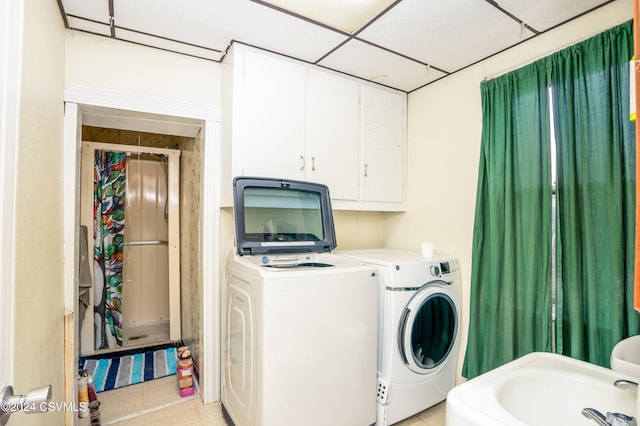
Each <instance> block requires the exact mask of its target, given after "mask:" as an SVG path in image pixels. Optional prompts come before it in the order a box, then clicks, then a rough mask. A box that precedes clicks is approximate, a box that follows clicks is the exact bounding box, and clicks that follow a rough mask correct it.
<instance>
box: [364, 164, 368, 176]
mask: <svg viewBox="0 0 640 426" xmlns="http://www.w3.org/2000/svg"><path fill="white" fill-rule="evenodd" d="M367 166H368V164H367V163H365V164H364V177H367Z"/></svg>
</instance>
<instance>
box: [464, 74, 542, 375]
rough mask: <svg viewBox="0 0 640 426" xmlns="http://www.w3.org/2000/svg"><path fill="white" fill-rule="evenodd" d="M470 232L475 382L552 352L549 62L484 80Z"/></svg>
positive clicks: (469, 354) (468, 366) (467, 371)
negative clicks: (540, 353) (523, 359)
mask: <svg viewBox="0 0 640 426" xmlns="http://www.w3.org/2000/svg"><path fill="white" fill-rule="evenodd" d="M481 96H482V117H483V118H482V143H481V151H480V167H479V173H478V175H479V177H478V188H477V197H476V212H475V224H474V230H473V259H472V271H471V306H470V311H471V317H470V318H471V320H470V324H469V340H468V343H467V351H466V356H465V362H464V366H463V371H462V374H463V375H464V376H465V377H468V378H472V377H475V376H477V375H479V374H481V373H484V372H485V371H487V370H490V369H492V368H495V367H497V366H499V365H501V364H504V363H505V362H508V361H511V360H513V359H515V358H517V357H518V356H521V355H524V354H526V353H529V352H532V351H547V350H549V349H550V337H549V334H550V333H549V331H550V327H551V318H550V300H551V284H550V282H551V261H550V260H551V224H552V220H551V219H552V217H551V216H552V214H551V165H550V124H549V121H550V118H549V112H548V111H549V99H548V79H547V72H546V69H545V64H544V63H534V64H532V65H529V66H527V67H524V68H521V69H519V70H517V71H514V72H512V73H509V74H508V75H504V76H502V77H498V78H496V79H493V80H490V81H486V82H483V83H482V85H481Z"/></svg>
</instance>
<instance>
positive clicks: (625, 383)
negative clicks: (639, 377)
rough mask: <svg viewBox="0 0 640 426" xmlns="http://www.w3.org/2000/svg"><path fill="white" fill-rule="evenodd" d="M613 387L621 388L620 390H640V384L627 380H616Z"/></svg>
mask: <svg viewBox="0 0 640 426" xmlns="http://www.w3.org/2000/svg"><path fill="white" fill-rule="evenodd" d="M613 386H615V387H617V388H620V389H629V390H635V391H637V390H638V384H637V383H636V382H632V381H631V380H625V379H621V380H616V381H615V382H614V383H613Z"/></svg>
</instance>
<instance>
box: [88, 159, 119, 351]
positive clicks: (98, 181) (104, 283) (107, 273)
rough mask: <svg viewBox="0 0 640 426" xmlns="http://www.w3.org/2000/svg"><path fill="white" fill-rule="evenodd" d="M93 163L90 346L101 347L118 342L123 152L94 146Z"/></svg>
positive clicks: (111, 345)
mask: <svg viewBox="0 0 640 426" xmlns="http://www.w3.org/2000/svg"><path fill="white" fill-rule="evenodd" d="M94 167H95V169H94V215H93V224H94V232H93V237H94V250H93V260H94V274H93V277H94V327H95V345H94V347H95V349H105V348H114V347H117V346H122V270H123V260H124V259H123V257H124V256H123V253H124V207H125V196H126V185H127V177H126V153H125V152H115V151H113V152H112V151H99V150H96V152H95V159H94Z"/></svg>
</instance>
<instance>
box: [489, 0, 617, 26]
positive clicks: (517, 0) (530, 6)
mask: <svg viewBox="0 0 640 426" xmlns="http://www.w3.org/2000/svg"><path fill="white" fill-rule="evenodd" d="M609 1H610V0H580V1H576V0H537V1H535V2H534V1H531V0H498V4H499V5H500V7H502V8H503V9H505V10H507V11H508V12H509V13H512V14H514V15H516V16H518V17H519V18H520V19H522V20H523V21H524V22H526V23H527V24H529V25H530V26H531V27H532V28H534V29H535V30H537V31H546V30H548V29H549V28H551V27H554V26H556V25H558V24H561V23H563V22H565V21H567V20H569V19H571V18H572V17H574V16H576V15H580V14H582V13H584V12H586V11H588V10H591V9H593V8H595V7H597V6H599V5H601V4H604V3H608V2H609Z"/></svg>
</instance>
